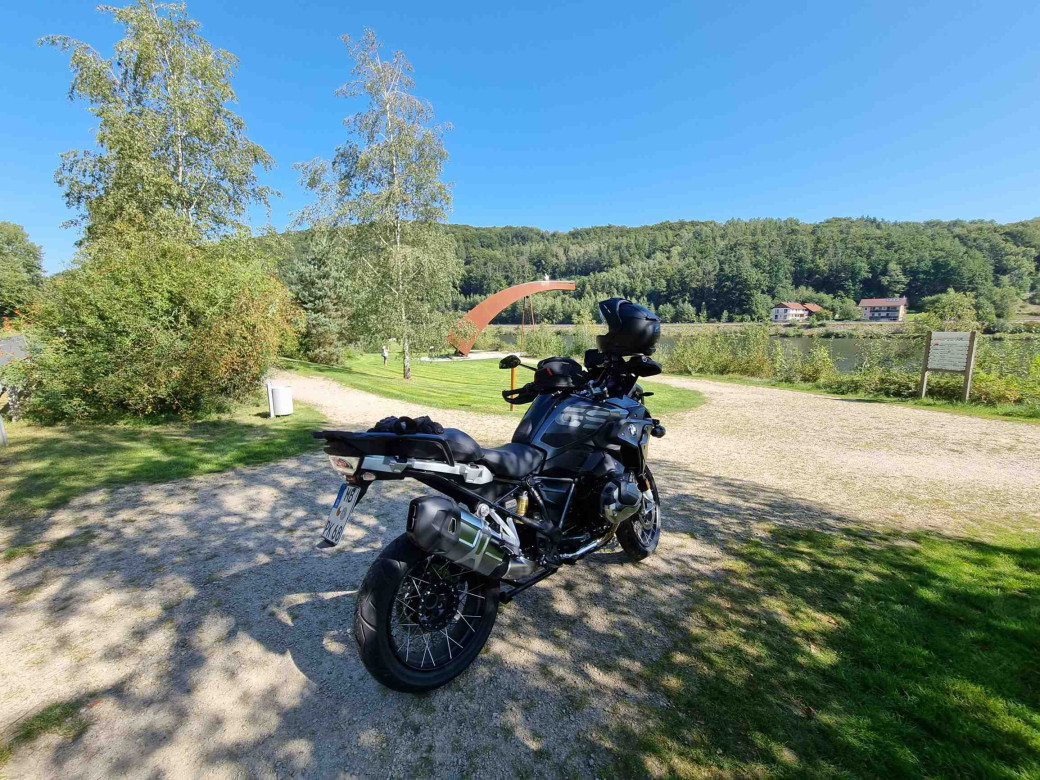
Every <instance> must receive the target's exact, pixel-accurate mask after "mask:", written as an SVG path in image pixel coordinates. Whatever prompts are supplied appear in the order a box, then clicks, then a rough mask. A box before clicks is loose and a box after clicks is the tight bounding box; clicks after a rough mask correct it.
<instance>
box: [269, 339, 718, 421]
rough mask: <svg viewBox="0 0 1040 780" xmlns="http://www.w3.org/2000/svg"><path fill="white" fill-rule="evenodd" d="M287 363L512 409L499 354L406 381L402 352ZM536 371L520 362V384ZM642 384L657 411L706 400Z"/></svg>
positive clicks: (427, 400) (456, 401) (422, 367)
mask: <svg viewBox="0 0 1040 780" xmlns="http://www.w3.org/2000/svg"><path fill="white" fill-rule="evenodd" d="M525 362H532V361H525ZM283 365H284V367H285V368H289V369H292V370H294V371H298V372H300V373H301V374H306V375H309V376H323V377H327V378H329V379H334V380H336V381H337V382H342V383H343V384H345V385H347V386H348V387H353V388H356V389H358V390H365V391H367V392H369V393H375V394H376V395H381V396H385V397H387V398H396V399H398V400H401V401H410V402H411V403H415V404H422V405H426V406H431V407H434V408H437V409H464V410H465V411H468V412H490V413H493V414H509V413H510V411H509V405H508V404H507V403H506V402H505V401H503V400H502V391H503V390H508V389H509V371H504V370H502V369H500V368H499V367H498V361H497V360H453V361H438V362H430V361H420V360H413V361H412V378H411V379H410V380H407V381H406V380H404V379H402V378H401V360H400V355H399V354H395V355H392V356H391V359H390V362H389V365H387V366H386V367H385V368H384V367H383V359H382V358H381V357H380V356H379V355H358V356H356V357H352V358H350V359H349V360H348V361H347V362H346V364H345V365H343V366H323V365H320V364H318V363H307V362H305V361H302V360H289V359H283ZM533 376H534V375H533V374H532V373H531V372H530V371H528V370H527V369H524V368H518V369H517V370H516V383H517V386H520V385H522V384H524V383H525V382H529V381H531V378H532V377H533ZM640 384H642V386H643V387H644V388H645V389H646V390H647V391H648V392H649V391H652V392H653V393H654V396H653V397H652V398H648V399H647V404H646V405H647V408H648V409H649V410H650V412H651V414H653V415H655V416H657V417H667V416H668V415H670V414H676V413H678V412H685V411H688V410H690V409H693V408H695V407H697V406H700V405H701V404H702V403H704V396H703V395H701V394H700V393H698V392H696V391H695V390H686V389H683V388H678V387H672V386H670V385H665V384H661V383H659V382H654V381H653V380H644V381H642V382H641V383H640ZM525 408H526V407H523V406H518V407H517V410H518V411H519V412H520V413H522V412H523V410H524V409H525ZM516 413H517V412H513V414H516Z"/></svg>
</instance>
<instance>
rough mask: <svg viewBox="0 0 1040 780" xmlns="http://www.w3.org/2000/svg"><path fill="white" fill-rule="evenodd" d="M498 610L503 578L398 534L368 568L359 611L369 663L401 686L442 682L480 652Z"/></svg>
mask: <svg viewBox="0 0 1040 780" xmlns="http://www.w3.org/2000/svg"><path fill="white" fill-rule="evenodd" d="M497 612H498V585H497V583H496V582H493V581H490V580H488V579H486V578H485V577H481V576H480V575H479V574H475V573H473V572H470V571H467V570H466V569H463V568H461V567H459V566H457V565H456V564H454V563H451V562H449V561H447V560H445V559H443V558H440V557H437V556H434V555H430V554H429V553H427V552H425V551H424V550H421V549H419V548H418V547H416V546H415V545H414V544H412V543H411V541H409V539H408V537H407V536H404V535H402V536H399V537H398V538H397V539H395V540H394V541H393V542H392V543H391V544H390V545H389V546H388V547H387V548H386V549H385V550H383V552H382V554H380V556H379V558H377V559H376V561H375V563H373V564H372V567H371V568H370V569H369V570H368V574H367V575H366V576H365V581H364V583H362V585H361V590H360V591H359V593H358V600H357V608H356V610H355V612H354V637H355V639H356V640H357V644H358V652H359V653H360V655H361V661H362V663H364V664H365V668H366V669H368V671H369V673H370V674H371V675H372V676H373V677H375V678H376V679H377V680H378V681H379V682H381V683H383V685H386V686H387V687H389V688H393V689H394V690H398V691H409V692H417V691H426V690H430V689H431V688H437V687H439V686H441V685H444V684H445V683H446V682H448V681H449V680H451V679H452V678H454V677H455V676H457V675H458V674H460V673H461V672H462V671H463V670H465V669H466V667H467V666H469V665H470V664H471V663H472V662H473V659H474V658H476V657H477V654H478V653H479V652H480V650H481V648H482V647H483V646H484V643H485V642H487V638H488V636H489V635H490V633H491V629H492V627H493V626H494V624H495V617H496V614H497Z"/></svg>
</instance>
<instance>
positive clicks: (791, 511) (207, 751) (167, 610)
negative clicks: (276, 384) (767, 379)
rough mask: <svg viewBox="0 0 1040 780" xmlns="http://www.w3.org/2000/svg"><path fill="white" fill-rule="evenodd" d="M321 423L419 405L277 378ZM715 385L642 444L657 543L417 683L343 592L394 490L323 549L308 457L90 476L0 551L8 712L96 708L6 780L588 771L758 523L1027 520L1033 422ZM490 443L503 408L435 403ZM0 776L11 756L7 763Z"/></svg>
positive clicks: (1034, 500)
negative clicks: (183, 475) (392, 660)
mask: <svg viewBox="0 0 1040 780" xmlns="http://www.w3.org/2000/svg"><path fill="white" fill-rule="evenodd" d="M278 380H279V381H284V382H286V383H288V384H291V385H293V389H294V394H295V397H296V398H297V399H298V400H300V401H305V402H307V403H311V404H313V405H316V406H318V407H319V408H320V409H322V411H323V412H324V413H325V414H326V415H327V416H328V417H329V419H330V420H332V421H334V422H335V423H336V424H339V425H342V426H344V427H352V426H356V427H360V426H366V427H367V426H368V425H371V423H372V422H374V421H375V420H377V419H378V418H380V417H383V416H385V415H387V414H409V415H411V416H415V415H416V414H422V413H427V412H428V411H429V410H427V409H424V408H421V407H417V406H414V405H410V404H405V403H401V402H397V401H392V400H387V399H382V398H377V397H375V396H372V395H369V394H366V393H362V392H359V391H354V390H348V389H346V388H344V387H342V386H341V385H338V384H336V383H334V382H331V381H329V380H322V379H313V378H305V377H300V376H296V375H284V376H281V377H279V378H278ZM669 381H672V382H675V383H679V384H685V385H687V386H690V387H694V388H696V389H698V390H700V391H702V392H704V393H705V394H706V395H707V396H708V398H709V401H710V402H709V404H707V405H705V406H703V407H701V408H700V409H698V410H696V411H694V412H691V413H689V414H686V415H678V416H675V417H673V418H672V419H670V420H666V424H667V425H668V429H669V430H668V436H667V437H666V438H665V439H664V440H662V441H660V442H655V443H654V444H653V445H652V450H651V457H652V462H653V464H654V469H655V474H656V475H657V477H658V482H659V483H660V486H661V488H662V494H663V501H664V502H665V506H666V512H667V513H666V515H665V518H666V519H665V533H664V534H663V536H662V540H661V545H660V548H659V551H658V553H657V554H656V555H655V556H653V557H652V558H651V559H649V560H648V561H646V562H645V563H643V564H641V565H638V566H636V565H630V564H626V563H624V561H623V558H622V556H621V554H620V553H618V552H606V553H602V554H599V555H596V556H593V557H592V558H591V559H589V560H588V561H586V562H585V563H583V564H582V565H579V566H576V567H573V568H567V569H565V570H563V571H561V572H560V573H559V574H558V575H557V576H556V577H554V578H552V579H550V580H548V581H546V582H545V583H543V584H541V585H539V586H537V587H536V588H534V589H532V590H531V591H529V592H528V593H526V594H525V595H524V596H523V597H522V598H520V599H518V600H517V601H516V602H514V603H513V604H511V605H509V606H508V607H505V608H503V610H502V612H501V614H500V617H499V622H498V624H497V625H496V628H495V632H494V634H493V635H492V640H491V642H490V643H489V645H488V648H487V650H486V651H485V653H484V654H483V655H482V656H481V658H480V659H478V661H477V663H476V664H474V666H473V667H472V668H471V670H470V671H469V672H468V673H466V674H465V675H463V676H462V677H461V678H459V679H458V680H456V681H455V682H454V683H452V684H451V685H449V686H448V687H446V688H444V689H441V690H439V691H436V692H434V693H432V694H429V695H425V696H419V697H416V696H406V695H401V694H396V693H393V692H390V691H387V690H385V689H383V688H380V687H379V686H378V685H377V684H376V683H374V682H373V681H372V680H371V679H370V678H369V677H368V675H367V674H366V673H365V671H364V669H363V668H362V667H361V665H360V662H359V661H358V660H357V656H356V653H355V650H354V646H353V638H352V635H351V614H352V610H353V598H354V593H355V592H356V589H357V587H358V585H359V583H360V582H361V579H362V578H363V576H364V573H365V570H366V569H367V567H368V565H369V564H370V563H371V561H372V560H373V559H374V558H375V556H376V555H377V554H378V552H379V550H380V549H381V548H382V547H383V546H384V545H385V544H386V543H387V542H389V541H390V540H391V539H392V538H394V537H395V536H397V535H398V534H399V533H401V532H402V530H403V520H404V513H405V507H406V505H407V501H408V500H409V499H410V498H411V497H413V496H414V495H416V494H417V492H418V490H417V489H416V486H415V485H414V484H412V483H396V484H395V483H384V484H381V485H379V486H378V488H377V489H374V490H373V491H371V492H370V493H369V496H368V497H367V498H366V500H365V501H364V502H363V503H362V505H361V506H360V507H359V510H358V513H357V515H356V517H357V521H358V522H357V523H356V524H354V525H352V526H350V527H349V528H348V531H347V534H346V535H345V536H344V542H343V543H341V544H340V545H339V547H337V548H335V549H333V550H319V549H316V547H315V543H316V541H317V538H318V534H319V532H320V529H321V526H322V524H323V522H324V517H325V514H326V512H327V507H328V505H329V503H330V502H331V500H332V497H333V496H334V494H335V490H336V486H337V480H336V478H335V476H334V475H333V473H332V472H331V470H330V469H328V468H327V466H326V463H325V460H324V456H323V455H321V454H320V453H316V454H311V455H305V456H302V457H298V458H292V459H288V460H285V461H281V462H279V463H275V464H270V465H267V466H260V467H254V468H248V469H238V470H235V471H232V472H228V473H225V474H218V475H212V476H207V477H202V478H197V479H189V480H182V481H179V482H174V483H169V484H165V485H150V486H133V487H126V488H122V489H117V490H111V491H97V492H95V493H92V494H89V495H86V496H82V497H80V498H78V499H76V500H74V501H73V502H72V503H71V504H69V505H68V506H67V507H65V508H63V509H62V510H60V511H57V512H55V513H53V514H52V515H50V516H48V517H46V518H44V519H43V520H42V521H41V523H40V526H39V529H38V530H39V534H40V536H39V538H40V539H41V540H48V541H52V542H53V541H59V540H60V541H59V543H58V544H52V545H51V546H50V548H48V549H47V551H46V552H43V553H41V554H40V555H38V556H36V557H32V558H30V557H23V558H19V559H16V560H13V561H7V562H0V679H2V680H3V681H4V684H3V686H2V688H0V729H5V730H10V729H11V728H12V726H13V725H14V724H15V723H16V722H17V721H18V720H19V719H20V718H22V717H24V716H26V715H28V714H31V713H33V712H35V711H37V710H39V709H40V708H41V707H43V706H46V705H47V704H50V703H53V702H59V701H65V700H68V699H71V698H76V697H83V698H84V701H85V702H87V706H86V708H85V709H84V714H83V716H84V718H85V720H86V722H87V723H88V725H89V727H88V728H87V730H86V731H85V732H84V733H83V734H82V735H81V736H79V737H76V738H75V739H72V740H68V739H63V738H61V737H58V736H45V737H43V738H41V739H39V740H37V741H36V742H35V743H33V744H31V745H28V746H25V747H22V748H20V749H19V750H18V751H17V752H16V753H15V755H14V757H13V758H12V759H11V762H10V763H9V764H8V766H7V768H6V772H7V773H8V775H9V776H10V777H17V778H22V777H63V778H88V777H89V778H97V777H104V778H108V777H134V778H139V777H149V778H153V777H154V778H159V777H178V778H180V777H184V778H195V777H202V776H205V777H260V778H266V777H272V778H273V777H294V776H299V777H305V776H306V777H381V778H385V777H413V778H421V777H429V776H436V777H481V778H484V777H510V778H511V777H536V776H550V777H557V776H561V775H571V776H575V777H596V776H597V775H598V774H599V773H600V771H601V770H604V771H605V770H606V768H607V767H608V766H609V765H610V764H611V761H612V760H611V753H610V750H611V749H612V747H616V746H614V745H612V744H611V742H610V734H611V728H610V724H612V723H617V722H623V721H624V718H625V716H626V714H627V712H628V711H629V708H630V706H631V702H632V701H633V700H636V699H639V698H641V697H644V696H646V695H648V694H646V693H645V692H644V691H642V690H640V689H639V688H638V687H637V686H635V685H634V684H633V683H632V679H633V677H632V674H631V673H632V672H633V671H635V670H638V669H640V668H642V667H643V666H644V665H645V664H647V663H649V662H652V661H653V660H654V658H655V657H656V656H657V654H658V653H659V652H660V649H661V648H662V647H663V645H664V644H665V641H666V636H665V634H664V630H663V626H664V624H665V623H666V622H667V621H668V619H669V618H670V617H673V616H675V615H674V613H675V611H676V610H677V609H678V606H679V605H680V603H681V599H680V598H679V597H680V596H681V595H683V594H685V593H688V592H689V591H690V589H691V588H696V587H698V584H703V583H705V582H707V581H708V579H707V578H710V577H712V576H713V568H714V567H715V566H716V564H717V562H718V561H719V559H720V557H721V556H722V555H723V550H724V548H725V545H726V544H728V543H729V542H731V541H732V540H733V539H738V538H742V537H744V536H746V535H747V534H749V533H754V532H755V531H756V529H758V528H759V527H761V526H762V525H764V524H775V523H783V524H791V525H809V526H814V527H820V528H837V527H847V526H864V525H876V526H882V527H892V526H895V527H898V528H908V529H909V528H924V529H929V530H932V531H936V532H941V533H951V534H960V533H972V532H975V531H976V529H975V528H974V524H975V523H976V522H978V521H979V520H980V519H986V520H988V521H992V520H1000V521H1002V522H1005V523H1007V524H1008V525H1014V526H1015V527H1031V526H1040V518H1038V516H1037V515H1038V507H1040V426H1035V425H1028V424H1023V423H1008V422H998V421H989V420H981V419H976V418H968V417H960V416H953V415H948V414H941V413H937V412H929V411H924V410H918V409H910V408H905V407H898V406H892V405H883V404H870V403H862V402H853V401H848V400H843V399H832V398H826V397H821V396H814V395H807V394H801V393H793V392H787V391H782V390H774V389H768V388H757V387H746V386H741V385H730V384H722V383H713V382H706V381H699V380H686V379H670V380H669ZM433 416H434V418H435V419H438V420H440V421H441V422H443V423H444V424H446V425H455V426H458V427H461V428H464V429H465V430H467V431H469V432H470V433H472V434H473V435H474V436H475V437H476V438H477V439H478V440H480V441H482V442H486V443H489V444H497V443H500V442H503V441H506V440H508V438H509V436H510V434H511V432H512V428H513V427H514V426H515V423H516V420H517V419H518V417H519V415H517V416H516V417H509V416H505V415H499V416H495V415H475V414H469V413H461V412H441V411H438V412H435V413H434V414H433ZM2 771H3V770H0V772H2Z"/></svg>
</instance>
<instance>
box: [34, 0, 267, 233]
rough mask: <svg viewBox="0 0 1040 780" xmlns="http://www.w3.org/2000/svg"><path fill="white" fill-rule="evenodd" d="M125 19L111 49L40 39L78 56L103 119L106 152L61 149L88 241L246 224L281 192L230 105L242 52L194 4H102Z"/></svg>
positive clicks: (79, 85) (73, 93) (76, 94)
mask: <svg viewBox="0 0 1040 780" xmlns="http://www.w3.org/2000/svg"><path fill="white" fill-rule="evenodd" d="M100 10H101V11H103V12H105V13H108V14H111V15H112V17H113V18H114V20H115V21H116V22H117V23H118V24H120V25H122V26H123V28H124V37H123V38H122V39H121V40H120V41H119V42H118V43H116V45H115V52H114V54H113V55H112V56H111V57H108V58H106V57H104V56H102V55H101V54H100V53H99V52H98V51H97V50H96V49H94V48H93V47H92V46H90V45H88V44H86V43H84V42H82V41H78V40H76V39H74V38H71V37H69V36H66V35H49V36H46V37H44V38H41V39H40V43H41V44H43V45H52V46H56V47H57V48H59V49H61V50H62V51H63V52H68V53H69V54H70V60H71V68H72V86H71V88H70V89H69V97H70V98H71V99H73V100H83V101H85V102H86V103H87V104H88V105H89V106H90V111H91V113H92V114H94V116H95V117H96V118H97V135H96V139H95V140H96V143H97V147H98V148H97V150H96V151H94V150H81V151H70V152H66V153H65V154H63V155H62V162H61V167H60V168H58V171H57V173H56V174H55V180H56V181H57V183H58V184H59V185H60V186H61V187H62V189H63V190H64V192H65V201H66V203H67V204H68V206H69V207H70V208H72V209H75V210H76V211H78V212H79V216H78V218H77V219H74V220H72V224H82V225H83V226H84V227H85V237H86V239H87V240H88V241H89V240H93V239H94V238H97V237H99V236H101V235H103V234H105V233H108V232H111V233H112V234H113V235H118V234H121V233H124V232H125V231H127V230H158V231H159V232H160V233H161V234H162V235H166V236H171V235H173V234H181V235H187V236H192V237H194V236H203V237H214V236H218V235H221V234H223V233H225V232H227V231H229V230H235V229H238V228H240V227H242V218H243V217H244V215H245V213H246V210H247V209H248V207H249V206H250V205H251V204H253V203H263V204H266V203H267V200H268V196H269V195H270V193H271V190H270V189H269V188H267V187H263V186H260V185H259V184H258V182H257V177H256V168H257V166H259V167H261V168H263V169H268V168H270V167H271V165H272V160H271V157H270V155H268V153H267V152H266V151H264V149H263V148H261V147H260V146H259V145H257V144H255V143H253V142H252V141H250V140H249V139H248V138H247V137H246V134H245V130H246V128H245V122H243V120H242V118H241V117H240V116H238V115H237V114H236V113H234V112H233V111H232V110H231V109H230V108H229V104H230V103H233V102H234V101H235V100H236V97H235V92H234V90H233V89H232V87H231V77H232V75H233V74H234V71H235V68H236V67H237V60H236V58H235V57H234V56H233V55H232V54H230V53H229V52H227V51H224V50H223V49H214V48H213V47H212V46H211V45H210V44H209V42H208V41H206V40H205V39H204V38H203V37H202V36H201V35H200V34H199V23H198V22H196V21H195V20H193V19H191V18H189V17H188V16H187V13H186V11H185V6H184V5H183V4H180V3H178V4H165V3H155V2H152V1H151V0H136V2H132V3H130V4H129V5H127V6H125V7H123V8H116V7H113V6H100Z"/></svg>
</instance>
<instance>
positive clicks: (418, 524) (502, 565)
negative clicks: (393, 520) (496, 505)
mask: <svg viewBox="0 0 1040 780" xmlns="http://www.w3.org/2000/svg"><path fill="white" fill-rule="evenodd" d="M407 531H408V538H409V539H411V540H412V542H413V543H414V544H416V545H417V546H418V547H421V548H422V549H423V550H426V552H429V553H433V554H434V555H440V556H442V557H444V558H447V559H448V560H449V561H452V562H453V563H457V564H458V565H459V566H462V567H463V568H465V569H469V570H471V571H475V572H477V573H478V574H483V575H484V576H486V577H495V578H500V577H502V575H504V574H505V573H506V571H507V569H509V568H510V566H509V564H510V562H511V559H512V560H513V561H514V562H515V561H516V559H513V556H511V555H510V553H509V552H508V550H507V549H506V546H505V543H504V542H503V541H502V539H501V537H500V536H499V535H498V534H497V533H495V532H494V531H493V530H492V529H491V526H490V525H488V523H487V521H486V520H483V519H482V518H479V517H477V516H476V515H474V514H473V513H472V512H469V511H468V510H466V509H463V508H461V507H460V506H459V505H458V503H457V502H455V501H453V500H452V499H450V498H447V497H446V496H423V497H421V498H416V499H413V500H412V503H411V504H409V506H408V525H407ZM513 568H516V566H515V563H514V567H513Z"/></svg>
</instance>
